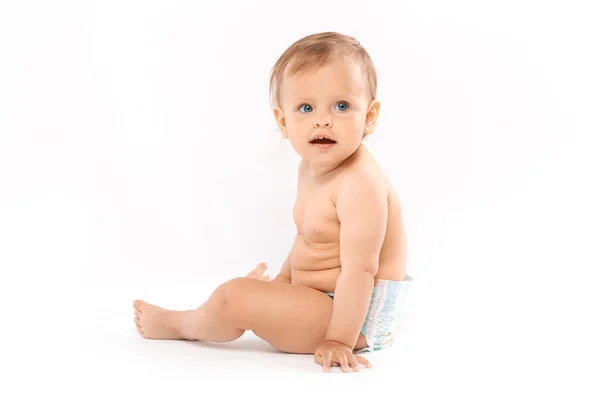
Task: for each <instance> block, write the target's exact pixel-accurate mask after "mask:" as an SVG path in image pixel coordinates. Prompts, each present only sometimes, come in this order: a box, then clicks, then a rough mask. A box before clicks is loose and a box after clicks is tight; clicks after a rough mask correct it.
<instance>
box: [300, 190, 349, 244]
mask: <svg viewBox="0 0 600 400" xmlns="http://www.w3.org/2000/svg"><path fill="white" fill-rule="evenodd" d="M294 223H295V225H296V228H297V231H298V235H302V237H303V238H304V241H305V242H306V243H307V244H309V245H319V244H325V245H327V244H337V243H339V236H340V223H339V220H338V218H337V213H336V208H335V204H334V193H333V190H331V188H330V187H322V188H319V187H315V186H308V187H306V188H304V190H299V192H298V197H297V199H296V203H295V204H294Z"/></svg>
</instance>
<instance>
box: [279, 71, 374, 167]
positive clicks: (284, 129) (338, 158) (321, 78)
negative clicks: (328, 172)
mask: <svg viewBox="0 0 600 400" xmlns="http://www.w3.org/2000/svg"><path fill="white" fill-rule="evenodd" d="M378 112H379V102H378V101H377V100H373V101H370V94H369V90H368V82H367V79H366V77H365V76H364V75H363V73H362V71H361V68H360V66H359V65H358V64H357V63H349V62H346V63H344V62H337V63H333V64H331V65H329V66H327V67H323V68H320V69H318V70H315V71H310V72H305V73H299V74H296V75H293V76H289V75H286V76H285V77H284V79H283V84H282V87H281V107H276V108H275V109H274V116H275V119H276V120H277V122H278V125H279V128H280V130H281V133H282V135H283V137H285V138H288V139H289V140H290V143H291V145H292V147H293V148H294V150H295V151H296V152H297V153H298V154H299V155H300V156H301V157H302V158H305V159H307V160H308V161H310V162H311V164H314V165H319V166H326V165H334V164H337V163H340V162H342V161H343V160H345V159H346V158H348V157H349V156H350V155H352V153H354V152H355V151H356V149H358V147H359V146H360V144H361V142H362V138H363V134H365V133H367V134H370V133H372V131H373V129H374V125H375V120H376V119H377V114H378ZM321 136H324V137H326V138H328V139H331V141H334V142H333V143H330V141H328V140H325V141H317V142H314V141H313V139H314V138H316V137H321ZM321 142H323V143H321Z"/></svg>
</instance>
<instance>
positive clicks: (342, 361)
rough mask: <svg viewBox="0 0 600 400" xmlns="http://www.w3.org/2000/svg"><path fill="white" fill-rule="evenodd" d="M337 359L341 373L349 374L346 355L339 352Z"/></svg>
mask: <svg viewBox="0 0 600 400" xmlns="http://www.w3.org/2000/svg"><path fill="white" fill-rule="evenodd" d="M338 358H339V360H340V367H342V371H344V372H350V368H349V367H348V357H347V356H346V353H345V352H343V351H340V352H339V353H338Z"/></svg>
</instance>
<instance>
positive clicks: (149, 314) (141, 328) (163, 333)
mask: <svg viewBox="0 0 600 400" xmlns="http://www.w3.org/2000/svg"><path fill="white" fill-rule="evenodd" d="M133 308H135V317H134V318H133V322H135V325H136V327H137V330H138V332H139V334H140V335H141V336H142V337H144V338H146V339H185V338H184V337H183V336H181V334H180V333H179V331H178V330H177V329H175V328H174V326H176V325H175V324H174V323H175V322H176V319H177V318H178V317H179V314H180V313H181V311H171V310H165V309H164V308H161V307H158V306H155V305H152V304H149V303H146V302H145V301H142V300H136V301H134V302H133Z"/></svg>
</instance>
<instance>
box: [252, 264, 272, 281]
mask: <svg viewBox="0 0 600 400" xmlns="http://www.w3.org/2000/svg"><path fill="white" fill-rule="evenodd" d="M266 270H267V264H265V263H260V264H258V265H257V266H256V268H254V269H253V270H252V271H250V272H249V273H248V275H246V277H247V278H254V279H258V280H261V281H269V280H271V278H270V277H269V275H265V276H263V274H264V273H265V271H266Z"/></svg>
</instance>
